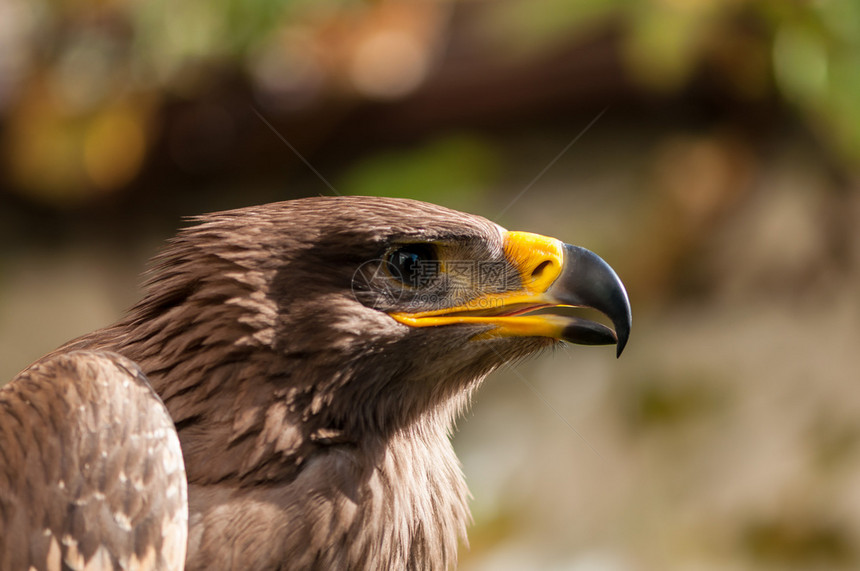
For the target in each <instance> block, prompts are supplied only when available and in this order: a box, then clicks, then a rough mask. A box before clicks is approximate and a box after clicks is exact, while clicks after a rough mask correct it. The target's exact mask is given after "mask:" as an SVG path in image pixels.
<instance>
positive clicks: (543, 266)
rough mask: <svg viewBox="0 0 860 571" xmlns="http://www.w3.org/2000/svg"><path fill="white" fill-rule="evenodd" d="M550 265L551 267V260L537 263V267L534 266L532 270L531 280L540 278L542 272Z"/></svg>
mask: <svg viewBox="0 0 860 571" xmlns="http://www.w3.org/2000/svg"><path fill="white" fill-rule="evenodd" d="M551 265H552V261H551V260H544V261H543V262H541V263H539V264H538V265H537V266H535V269H533V270H532V275H531V278H532V279H533V280H536V279H538V278H540V276H541V274H542V273H543V272H544V270H546V269H547V268H548V267H549V266H551Z"/></svg>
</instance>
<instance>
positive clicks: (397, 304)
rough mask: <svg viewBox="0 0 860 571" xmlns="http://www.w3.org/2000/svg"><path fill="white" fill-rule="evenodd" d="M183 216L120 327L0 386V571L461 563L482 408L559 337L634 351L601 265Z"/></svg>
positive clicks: (413, 207) (456, 216) (313, 224)
mask: <svg viewBox="0 0 860 571" xmlns="http://www.w3.org/2000/svg"><path fill="white" fill-rule="evenodd" d="M194 221H195V222H196V223H195V224H192V225H190V226H189V227H187V228H185V229H183V230H181V231H180V232H179V233H178V235H177V236H176V237H175V238H173V239H172V240H171V241H170V242H169V244H168V245H167V247H166V248H165V249H164V251H163V252H162V253H161V254H159V255H158V256H157V257H156V258H155V259H154V261H153V264H152V266H151V269H150V273H149V277H148V280H147V282H146V285H145V288H144V293H143V297H142V299H141V300H140V301H139V302H138V303H137V304H135V305H134V306H133V307H132V308H131V309H130V310H129V312H128V313H127V315H126V316H125V317H124V318H122V319H121V320H120V321H118V322H117V323H115V324H114V325H110V326H108V327H106V328H104V329H100V330H98V331H95V332H93V333H90V334H88V335H84V336H83V337H80V338H78V339H75V340H73V341H70V342H69V343H67V344H66V345H64V346H62V347H60V348H59V349H57V350H56V351H54V352H52V353H50V354H49V355H47V356H45V357H43V358H42V359H40V360H38V361H37V362H35V363H34V364H32V365H31V366H29V367H28V368H27V369H25V370H24V371H23V372H22V373H20V374H19V375H18V376H17V377H16V378H15V379H13V380H12V381H11V382H10V383H9V384H7V385H6V386H4V387H3V388H2V389H0V568H2V569H4V570H5V569H36V570H52V569H182V568H185V569H192V570H193V569H260V570H262V569H326V570H328V569H445V568H450V567H452V566H454V565H456V558H457V547H458V543H459V542H460V541H465V539H466V527H467V524H468V523H469V522H470V515H469V510H468V506H467V498H468V491H467V488H466V485H465V483H464V478H463V474H462V471H461V468H460V464H459V462H458V459H457V457H456V456H455V454H454V451H453V448H452V445H451V441H450V437H451V433H452V427H453V423H454V421H455V420H456V418H457V417H458V415H459V414H461V413H462V411H463V410H464V407H466V406H467V405H468V403H469V400H470V395H471V394H472V393H473V391H474V390H475V389H476V388H477V387H478V386H479V385H480V384H481V382H482V381H483V379H484V378H485V377H486V376H487V375H488V374H489V373H490V372H491V371H493V370H494V369H496V368H498V367H499V366H501V365H503V364H505V363H509V362H511V361H515V360H518V359H521V358H524V357H527V356H529V355H532V354H534V353H536V352H539V351H541V350H542V349H545V348H547V347H551V346H553V345H555V344H559V343H561V342H569V343H578V344H584V345H615V346H616V348H617V354H618V355H620V354H621V351H622V350H623V349H624V346H625V344H626V342H627V339H628V336H629V333H630V326H631V311H630V304H629V301H628V297H627V293H626V291H625V289H624V286H623V285H622V283H621V281H620V279H619V278H618V276H617V275H616V273H615V272H614V271H613V270H612V268H611V267H610V266H609V265H608V264H607V263H606V262H604V261H603V260H602V259H601V258H600V257H598V256H597V255H596V254H594V253H592V252H590V251H588V250H586V249H584V248H581V247H577V246H572V245H569V244H565V243H563V242H561V241H559V240H556V239H553V238H548V237H545V236H541V235H538V234H532V233H528V232H514V231H507V230H505V229H504V228H502V227H501V226H499V225H497V224H495V223H493V222H490V221H489V220H487V219H485V218H482V217H479V216H475V215H470V214H465V213H462V212H458V211H455V210H450V209H447V208H443V207H441V206H436V205H432V204H427V203H423V202H418V201H413V200H407V199H393V198H381V197H355V196H350V197H314V198H304V199H297V200H291V201H285V202H278V203H273V204H266V205H261V206H253V207H248V208H242V209H237V210H230V211H225V212H218V213H214V214H208V215H204V216H200V217H197V218H195V219H194ZM568 306H575V307H590V308H593V309H596V310H597V311H599V312H601V313H602V314H604V315H605V316H606V317H607V318H608V319H609V321H611V322H612V327H607V326H606V325H603V324H601V323H598V322H596V321H591V320H588V319H585V318H583V317H578V316H576V315H574V313H575V312H571V311H565V310H560V309H559V308H564V307H568Z"/></svg>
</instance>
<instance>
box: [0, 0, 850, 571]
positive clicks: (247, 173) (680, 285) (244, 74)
mask: <svg viewBox="0 0 860 571" xmlns="http://www.w3.org/2000/svg"><path fill="white" fill-rule="evenodd" d="M0 165H2V166H0V379H3V380H6V379H9V378H11V377H12V376H14V375H15V373H16V372H17V371H19V370H20V369H22V368H23V367H25V366H26V365H27V364H29V363H30V362H31V361H32V360H34V359H36V358H38V357H39V356H40V355H42V354H44V353H45V352H47V351H50V350H51V349H53V348H55V347H56V346H57V345H59V344H61V343H63V342H64V341H66V340H68V339H70V338H73V337H75V336H77V335H79V334H82V333H85V332H88V331H91V330H93V329H96V328H98V327H101V326H104V325H107V324H109V323H111V322H112V321H114V320H115V319H117V318H118V317H119V316H120V315H121V314H122V312H123V310H124V309H125V308H127V307H128V306H129V305H130V304H131V303H132V302H133V301H134V300H135V299H136V298H137V296H138V294H139V291H140V290H139V284H140V274H141V273H142V271H143V269H144V268H145V267H146V260H147V259H148V258H149V257H151V256H152V255H153V254H154V253H155V252H156V251H157V250H158V248H159V247H160V245H161V244H162V243H163V241H164V239H165V238H167V237H168V236H170V235H172V234H173V233H174V232H175V230H176V229H177V228H178V227H179V226H180V225H182V224H183V221H182V217H183V216H189V215H194V214H199V213H203V212H209V211H213V210H220V209H225V208H233V207H240V206H245V205H250V204H258V203H262V202H268V201H274V200H283V199H290V198H296V197H301V196H310V195H318V194H333V193H335V192H336V193H340V194H379V195H386V196H406V197H412V198H418V199H422V200H428V201H432V202H436V203H440V204H443V205H447V206H451V207H454V208H459V209H462V210H467V211H470V212H474V213H477V214H482V215H484V216H487V217H489V218H491V219H493V220H495V221H496V222H499V223H500V224H502V225H504V226H506V227H508V228H511V229H518V230H528V231H534V232H539V233H542V234H547V235H552V236H556V237H558V238H561V239H563V240H565V241H567V242H571V243H575V244H579V245H582V246H585V247H588V248H590V249H592V250H594V251H596V252H598V253H599V254H600V255H601V256H603V257H604V258H605V259H606V260H607V261H609V262H610V263H611V264H612V265H613V266H614V267H615V268H616V270H617V271H618V273H619V274H620V276H621V277H622V279H623V280H624V282H625V283H626V285H627V287H628V290H629V292H630V297H631V300H632V304H633V309H634V327H633V332H632V336H631V339H630V343H629V345H628V349H627V350H626V352H625V354H624V356H623V357H622V358H621V359H620V360H618V361H616V360H615V359H614V355H613V350H612V349H611V348H584V347H565V348H562V349H559V350H557V351H555V353H554V354H548V355H544V356H543V357H541V358H540V359H536V360H533V361H530V362H527V363H525V364H522V365H519V366H517V367H516V369H509V370H503V371H500V372H499V373H497V374H495V375H493V376H492V377H491V378H490V379H489V381H488V382H487V383H486V385H485V387H484V389H483V390H482V391H480V392H479V393H478V396H477V399H476V401H475V405H474V407H473V409H472V411H471V412H470V413H469V415H468V416H467V418H466V419H464V420H463V421H461V422H460V425H459V432H458V433H457V435H456V436H455V439H454V441H455V445H456V447H457V449H458V452H459V454H460V456H461V458H462V460H463V464H464V470H465V472H466V476H467V479H468V481H469V484H470V487H471V490H472V493H473V495H474V500H473V502H472V507H473V513H474V516H475V525H474V527H473V528H472V530H471V533H470V541H471V547H470V548H469V549H468V550H467V549H463V550H462V553H461V568H462V569H468V570H504V569H511V570H522V569H570V570H651V569H654V570H664V569H856V568H858V567H860V390H858V382H860V373H858V371H860V271H858V270H860V229H858V224H860V197H858V182H860V178H858V166H860V3H857V2H856V1H854V0H809V1H802V0H794V1H785V0H770V1H768V0H764V1H758V2H754V1H751V0H731V1H718V0H696V1H683V0H635V1H631V0H589V1H569V0H506V1H499V2H459V3H458V2H434V1H429V0H425V1H421V2H394V1H376V2H358V1H342V2H333V1H315V2H311V1H310V0H257V1H254V2H236V1H229V0H185V1H183V2H167V1H165V0H150V1H149V2H136V1H131V0H98V1H96V0H89V1H88V0H78V1H75V2H49V1H47V0H0Z"/></svg>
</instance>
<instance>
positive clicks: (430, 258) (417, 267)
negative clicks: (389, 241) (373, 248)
mask: <svg viewBox="0 0 860 571" xmlns="http://www.w3.org/2000/svg"><path fill="white" fill-rule="evenodd" d="M385 262H386V266H388V272H389V273H390V274H391V275H392V276H393V277H395V278H396V279H397V280H399V281H401V282H403V283H404V284H406V285H409V286H412V287H422V286H426V285H428V284H429V283H430V282H431V281H432V280H433V279H434V278H435V277H436V276H437V275H438V274H439V260H438V256H437V254H436V248H435V246H433V244H406V245H405V246H400V247H399V248H396V249H394V250H392V251H390V252H389V253H388V255H387V257H386V259H385Z"/></svg>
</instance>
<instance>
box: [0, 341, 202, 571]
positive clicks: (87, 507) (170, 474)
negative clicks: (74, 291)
mask: <svg viewBox="0 0 860 571" xmlns="http://www.w3.org/2000/svg"><path fill="white" fill-rule="evenodd" d="M187 534H188V498H187V489H186V476H185V465H184V463H183V460H182V452H181V450H180V447H179V438H178V436H177V434H176V429H175V427H174V425H173V421H172V420H171V418H170V415H169V414H168V412H167V409H166V408H165V407H164V404H163V403H162V402H161V399H160V398H159V397H158V395H157V394H156V393H155V391H153V390H152V387H151V386H150V384H149V382H148V380H147V379H146V377H145V376H144V374H143V373H142V372H141V370H140V369H139V368H138V367H137V365H135V364H134V363H133V362H132V361H130V360H129V359H126V358H125V357H122V356H120V355H117V354H115V353H109V352H93V351H73V352H68V353H59V354H53V355H51V356H48V357H45V358H44V359H42V360H40V361H37V362H36V363H35V364H33V365H32V366H30V367H29V368H28V369H27V370H25V371H24V372H22V373H21V374H20V375H18V376H17V377H16V378H15V379H14V380H13V381H12V382H11V383H9V384H8V385H6V386H4V387H3V388H2V389H0V569H4V570H5V569H38V570H46V571H47V570H51V569H60V568H63V569H68V568H72V569H83V568H87V569H127V568H135V569H181V568H182V566H183V564H184V561H185V551H186V544H187Z"/></svg>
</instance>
